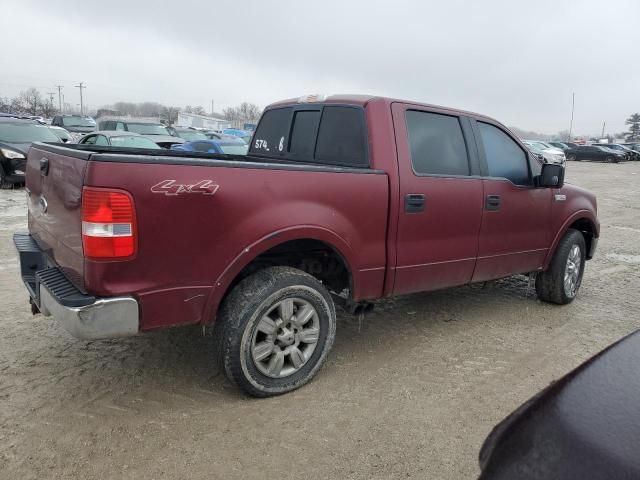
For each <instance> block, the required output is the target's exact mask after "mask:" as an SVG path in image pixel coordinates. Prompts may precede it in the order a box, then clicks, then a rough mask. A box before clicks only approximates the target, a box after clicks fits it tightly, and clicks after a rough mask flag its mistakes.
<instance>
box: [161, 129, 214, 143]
mask: <svg viewBox="0 0 640 480" xmlns="http://www.w3.org/2000/svg"><path fill="white" fill-rule="evenodd" d="M167 130H169V132H171V135H174V136H176V137H179V138H182V139H183V140H185V141H187V142H194V141H196V140H209V137H207V134H206V133H205V132H203V131H201V130H196V129H195V128H191V127H167Z"/></svg>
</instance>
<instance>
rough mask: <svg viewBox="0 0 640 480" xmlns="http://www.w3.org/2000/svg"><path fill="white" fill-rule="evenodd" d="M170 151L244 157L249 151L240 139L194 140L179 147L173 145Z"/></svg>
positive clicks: (247, 146)
mask: <svg viewBox="0 0 640 480" xmlns="http://www.w3.org/2000/svg"><path fill="white" fill-rule="evenodd" d="M171 150H178V151H181V152H202V153H224V154H227V155H246V154H247V151H248V150H249V145H247V144H246V143H245V142H244V141H243V140H242V139H240V138H232V139H231V140H218V139H216V140H196V141H195V142H185V143H183V144H181V145H174V146H172V147H171Z"/></svg>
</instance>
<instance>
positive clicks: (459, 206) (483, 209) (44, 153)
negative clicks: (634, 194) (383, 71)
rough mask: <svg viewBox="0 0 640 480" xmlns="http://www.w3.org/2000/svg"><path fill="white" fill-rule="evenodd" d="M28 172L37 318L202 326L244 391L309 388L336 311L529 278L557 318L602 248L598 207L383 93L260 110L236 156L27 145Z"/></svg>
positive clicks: (28, 263) (70, 326) (27, 260)
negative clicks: (558, 307)
mask: <svg viewBox="0 0 640 480" xmlns="http://www.w3.org/2000/svg"><path fill="white" fill-rule="evenodd" d="M26 169H27V171H26V188H27V198H28V200H27V201H28V207H29V213H28V225H29V232H28V233H22V234H16V235H15V244H16V247H17V249H18V252H19V257H20V263H21V274H22V278H23V280H24V283H25V285H26V287H27V289H28V291H29V294H30V297H31V303H32V310H33V311H34V313H37V312H41V313H43V314H44V315H46V316H49V315H52V316H53V317H56V318H57V319H59V320H60V321H61V322H62V323H63V324H64V326H65V327H66V328H67V330H69V331H70V332H71V333H72V334H73V335H75V336H77V337H79V338H84V339H99V338H107V337H118V336H126V335H134V334H137V333H138V332H143V331H149V330H155V329H160V328H166V327H172V326H178V325H202V326H203V327H205V326H206V327H208V328H206V330H207V331H211V332H212V334H213V337H214V339H212V342H218V343H219V344H218V347H217V348H218V350H219V351H220V352H221V357H222V360H223V362H224V368H225V371H226V373H227V375H228V376H229V378H230V379H231V380H232V381H234V382H235V383H236V384H237V385H238V386H240V387H241V388H242V389H244V390H245V391H246V392H248V393H249V394H252V395H255V396H269V395H274V394H279V393H284V392H288V391H290V390H293V389H295V388H298V387H300V386H301V385H303V384H305V383H306V382H308V381H309V380H310V379H311V378H312V377H313V376H314V375H315V374H316V372H317V371H318V369H319V368H320V366H321V364H322V363H323V361H324V360H325V358H326V356H327V353H328V352H329V350H330V348H331V346H332V344H333V341H334V337H335V331H336V313H335V306H334V305H335V303H337V302H340V303H341V304H342V306H343V307H344V308H345V309H347V310H348V311H351V312H355V311H358V310H362V309H363V308H366V307H368V306H370V304H371V303H370V302H371V300H373V299H377V298H381V297H387V296H391V295H402V294H408V293H412V292H420V291H428V290H436V289H442V288H447V287H452V286H456V285H463V284H468V283H473V282H485V281H488V280H493V279H498V278H502V277H506V276H510V275H514V274H528V275H531V276H535V284H536V290H537V293H538V296H539V298H540V299H541V300H543V301H546V302H552V303H556V304H566V303H569V302H571V301H572V300H573V299H574V298H575V296H576V294H577V292H578V289H579V287H580V283H581V280H582V275H583V272H584V266H585V260H587V259H590V258H591V257H592V256H593V254H594V250H595V248H596V244H597V242H598V236H599V223H598V219H597V216H596V199H595V197H594V195H592V194H591V193H589V192H587V191H585V190H582V189H580V188H578V187H575V186H571V185H564V168H563V167H562V166H561V165H552V164H545V165H542V164H541V163H540V162H539V160H538V159H537V158H536V157H534V156H533V155H532V154H530V153H529V152H528V150H527V148H526V147H525V146H524V145H523V144H522V143H521V142H520V141H519V140H518V139H517V137H516V136H515V135H513V134H512V133H511V132H510V131H509V130H508V129H507V128H505V127H504V126H503V125H501V124H500V123H498V122H496V121H495V120H492V119H491V118H488V117H485V116H482V115H478V114H474V113H468V112H463V111H458V110H453V109H449V108H443V107H436V106H432V105H425V104H421V103H415V102H410V101H402V100H394V99H389V98H381V97H372V96H357V95H356V96H330V97H321V96H309V97H304V98H302V99H295V100H287V101H283V102H279V103H276V104H273V105H271V106H269V107H268V108H267V109H266V110H265V112H264V114H263V115H262V118H261V120H260V122H259V124H258V126H257V128H256V131H255V134H254V136H253V138H252V142H251V146H250V149H249V152H248V155H246V156H232V155H220V154H207V153H198V152H177V151H167V152H164V151H158V150H133V149H118V148H116V147H100V146H96V145H90V146H84V145H64V146H62V145H55V144H42V143H39V144H35V145H34V146H33V147H32V148H31V150H30V152H29V155H28V160H27V167H26Z"/></svg>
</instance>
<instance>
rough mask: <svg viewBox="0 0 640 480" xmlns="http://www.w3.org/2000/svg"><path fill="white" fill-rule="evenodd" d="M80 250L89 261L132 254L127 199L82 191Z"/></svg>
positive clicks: (133, 240) (132, 215)
mask: <svg viewBox="0 0 640 480" xmlns="http://www.w3.org/2000/svg"><path fill="white" fill-rule="evenodd" d="M82 246H83V247H84V256H85V257H89V258H103V259H104V258H123V257H130V256H132V255H133V254H134V253H135V251H136V221H135V211H134V208H133V199H132V198H131V195H129V194H128V193H125V192H122V191H118V190H109V189H104V188H91V187H84V188H83V189H82Z"/></svg>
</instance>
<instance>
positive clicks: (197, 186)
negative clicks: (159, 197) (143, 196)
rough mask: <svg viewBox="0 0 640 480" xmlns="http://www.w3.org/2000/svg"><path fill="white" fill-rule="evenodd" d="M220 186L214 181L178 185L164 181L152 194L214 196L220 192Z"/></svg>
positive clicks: (174, 182) (152, 188) (155, 187)
mask: <svg viewBox="0 0 640 480" xmlns="http://www.w3.org/2000/svg"><path fill="white" fill-rule="evenodd" d="M218 188H220V185H218V184H216V183H214V182H213V180H200V181H199V182H196V183H191V184H188V183H176V181H175V180H162V181H161V182H160V183H156V184H155V185H154V186H153V187H151V192H152V193H162V194H164V195H170V196H174V195H181V194H183V193H200V194H202V195H213V194H214V193H216V192H217V191H218Z"/></svg>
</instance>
